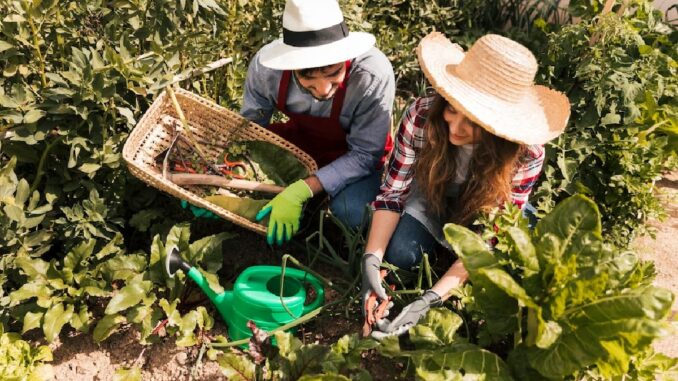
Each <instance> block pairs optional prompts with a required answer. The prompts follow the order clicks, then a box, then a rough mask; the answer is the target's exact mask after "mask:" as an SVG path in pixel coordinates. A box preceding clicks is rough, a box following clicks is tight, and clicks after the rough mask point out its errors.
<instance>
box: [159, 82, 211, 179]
mask: <svg viewBox="0 0 678 381" xmlns="http://www.w3.org/2000/svg"><path fill="white" fill-rule="evenodd" d="M166 89H167V94H169V96H170V99H171V100H172V104H173V105H174V109H175V110H176V112H177V115H178V116H179V119H180V120H181V126H182V127H183V130H184V131H185V132H186V137H187V138H188V140H190V142H191V145H193V148H195V151H196V153H197V154H198V156H200V158H201V159H202V160H203V161H204V162H205V164H207V165H209V166H210V167H211V168H212V170H213V171H214V172H215V173H219V168H217V167H216V165H214V163H212V162H210V161H209V160H207V157H206V156H205V153H204V152H205V151H203V149H202V146H201V145H200V143H198V141H197V140H196V138H195V136H194V135H193V131H191V128H190V127H189V126H188V122H187V121H186V116H185V115H184V111H183V110H182V109H181V106H180V105H179V101H177V96H176V95H175V94H174V90H172V88H171V87H170V86H167V88H166Z"/></svg>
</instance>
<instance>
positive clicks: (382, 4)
mask: <svg viewBox="0 0 678 381" xmlns="http://www.w3.org/2000/svg"><path fill="white" fill-rule="evenodd" d="M557 3H558V2H557V1H553V0H549V1H520V0H510V1H502V0H492V1H483V0H471V1H459V0H436V1H424V2H421V1H406V0H397V1H390V0H389V1H386V0H345V1H343V2H342V9H343V10H344V15H345V17H346V18H347V20H348V23H349V26H350V27H351V28H352V29H353V30H363V31H366V32H371V33H373V34H374V35H375V36H376V38H377V46H378V47H379V49H381V51H383V52H384V54H386V56H387V57H388V58H389V60H390V61H391V64H392V65H393V70H394V72H395V75H396V84H397V86H396V87H397V91H398V95H399V96H400V97H401V98H404V99H405V100H407V99H409V98H410V97H412V96H417V95H420V94H422V93H423V92H424V91H425V90H424V89H425V88H426V86H427V85H426V84H425V79H424V77H423V74H422V73H421V70H420V69H419V65H418V63H417V61H416V54H415V48H416V46H417V45H418V44H419V41H420V40H421V39H422V38H423V37H424V36H425V35H427V34H428V33H429V32H431V31H433V30H437V31H440V32H442V33H443V34H445V35H446V36H447V37H449V38H451V39H452V40H453V41H454V42H457V43H459V44H461V45H462V46H464V47H465V48H468V47H469V46H470V45H471V43H473V42H474V41H475V40H476V39H477V38H478V37H480V36H482V35H483V34H486V33H498V34H502V35H509V36H510V37H512V38H515V39H517V40H518V41H521V42H525V43H532V44H535V43H537V42H538V41H539V40H543V33H542V32H541V31H540V30H539V29H538V28H535V27H534V25H535V22H538V20H541V23H542V24H543V23H545V22H546V21H544V20H548V21H552V22H555V23H560V22H565V21H567V19H566V17H564V16H562V10H559V9H558V7H557ZM394 116H395V118H394V121H395V122H397V121H398V119H399V116H400V113H398V112H396V115H394Z"/></svg>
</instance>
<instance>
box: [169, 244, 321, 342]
mask: <svg viewBox="0 0 678 381" xmlns="http://www.w3.org/2000/svg"><path fill="white" fill-rule="evenodd" d="M166 254H167V257H166V259H165V270H166V271H167V275H169V276H170V277H174V274H175V273H176V272H177V270H179V269H181V270H183V271H184V273H185V274H186V275H187V276H188V277H189V278H191V279H193V281H194V282H195V283H196V284H197V285H198V286H199V287H200V289H201V290H202V291H203V292H204V293H205V295H207V297H208V298H209V299H210V300H211V301H212V303H214V306H215V307H216V308H217V310H218V311H219V314H220V315H221V317H222V319H223V320H224V322H226V325H227V326H228V334H229V336H230V338H231V340H240V339H247V338H249V337H250V336H252V331H251V330H250V329H249V328H248V327H247V322H248V321H250V320H251V321H253V322H254V323H255V324H256V326H257V327H259V328H260V329H262V330H264V331H272V330H274V329H276V328H279V327H281V326H283V325H285V324H288V323H290V322H292V321H294V320H296V319H298V318H300V317H302V316H303V315H305V314H307V313H309V312H311V311H313V310H315V309H316V308H318V307H320V306H322V305H323V303H324V301H325V291H324V289H323V286H322V283H321V282H320V280H319V279H318V278H316V277H315V276H313V275H311V274H309V273H307V272H305V271H302V270H298V269H293V268H285V271H284V273H283V271H282V267H280V266H251V267H248V268H247V269H245V271H243V272H242V273H240V275H239V276H238V278H237V279H236V281H235V283H234V285H233V290H232V291H224V292H222V293H220V294H217V293H216V292H214V290H212V289H211V288H210V286H209V284H208V283H207V279H206V278H205V277H204V276H203V275H202V273H200V271H199V270H198V269H197V268H195V267H193V266H191V265H190V264H189V263H188V262H186V261H184V260H183V259H182V258H181V256H180V255H179V249H178V248H177V247H176V246H168V247H167V252H166ZM304 283H309V284H310V285H311V287H312V288H313V290H314V291H315V298H314V299H313V300H312V301H311V302H310V303H309V304H305V301H306V289H305V287H304Z"/></svg>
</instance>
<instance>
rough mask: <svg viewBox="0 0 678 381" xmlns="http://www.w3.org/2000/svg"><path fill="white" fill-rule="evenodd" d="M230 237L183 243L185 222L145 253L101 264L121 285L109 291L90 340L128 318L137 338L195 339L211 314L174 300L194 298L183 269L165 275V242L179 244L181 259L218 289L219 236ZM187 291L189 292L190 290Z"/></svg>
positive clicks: (208, 325) (181, 341)
mask: <svg viewBox="0 0 678 381" xmlns="http://www.w3.org/2000/svg"><path fill="white" fill-rule="evenodd" d="M232 237H234V234H233V233H221V234H217V235H213V236H208V237H205V238H202V239H200V240H197V241H195V242H193V243H189V239H190V230H189V228H188V226H187V225H185V224H184V225H177V226H175V227H173V228H172V229H171V230H170V232H169V234H168V235H167V240H166V242H164V243H163V242H162V240H161V239H160V237H159V236H156V237H155V239H154V241H153V245H152V247H151V253H150V257H148V256H147V255H145V254H143V253H141V254H131V255H125V256H118V257H116V258H115V259H112V260H110V261H108V262H106V263H105V264H104V265H103V271H104V277H105V279H106V280H107V281H109V282H111V283H113V284H116V282H122V283H124V286H123V287H121V288H119V289H118V290H117V291H115V292H113V295H112V298H111V299H110V301H109V302H108V304H107V305H106V309H105V311H104V316H103V318H102V319H101V320H100V321H99V322H98V323H97V325H96V327H95V328H94V332H93V335H94V340H95V341H102V340H104V339H106V338H107V337H108V336H110V335H111V334H112V333H113V332H115V331H116V330H117V329H118V327H120V326H121V325H123V324H132V325H134V326H136V327H137V329H139V331H140V333H141V342H142V343H147V342H152V341H156V340H157V339H158V338H159V337H160V336H161V335H162V336H170V337H172V336H174V337H177V345H179V346H192V345H195V344H197V343H198V342H199V341H200V340H201V339H200V338H199V337H198V336H196V334H197V335H202V333H204V332H205V331H209V330H210V329H211V328H212V327H213V325H214V319H213V318H212V316H211V315H210V313H208V311H207V309H206V308H205V307H203V306H197V307H196V308H195V309H192V308H186V307H182V308H181V309H180V308H179V306H180V305H181V304H182V303H184V302H185V301H187V300H191V299H195V293H194V292H195V291H196V290H195V289H194V288H190V284H189V283H188V282H187V278H186V276H185V274H183V273H178V274H177V275H176V277H174V278H169V276H168V275H167V274H166V273H165V266H164V263H165V258H166V255H167V254H166V247H167V246H168V245H172V246H175V247H177V248H179V250H180V252H181V253H183V254H184V257H185V259H186V260H187V261H188V262H189V263H191V264H193V266H196V268H198V269H200V271H201V272H202V273H203V275H204V276H205V277H206V278H207V280H208V282H209V285H210V287H211V288H212V289H214V290H216V291H217V292H220V290H223V288H222V287H221V285H220V284H219V280H218V279H217V277H216V275H215V274H216V272H217V271H218V270H219V269H220V268H221V264H222V257H221V255H222V251H221V247H222V242H223V241H224V240H227V239H230V238H232ZM191 293H193V297H192V296H191Z"/></svg>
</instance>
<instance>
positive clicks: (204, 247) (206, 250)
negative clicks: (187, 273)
mask: <svg viewBox="0 0 678 381" xmlns="http://www.w3.org/2000/svg"><path fill="white" fill-rule="evenodd" d="M236 236H237V234H235V233H233V232H222V233H219V234H214V235H211V236H207V237H204V238H201V239H199V240H197V241H195V242H193V243H191V245H190V256H189V257H187V258H186V259H187V260H188V261H189V262H191V263H192V264H193V265H197V264H200V267H202V268H204V269H205V270H206V271H209V272H212V273H216V272H217V271H219V269H221V265H222V263H223V261H224V259H223V252H222V243H223V242H224V241H225V240H227V239H231V238H233V237H236Z"/></svg>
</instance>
